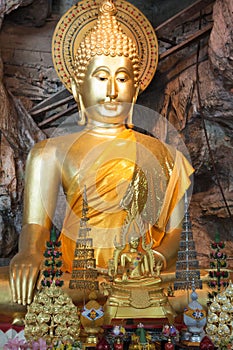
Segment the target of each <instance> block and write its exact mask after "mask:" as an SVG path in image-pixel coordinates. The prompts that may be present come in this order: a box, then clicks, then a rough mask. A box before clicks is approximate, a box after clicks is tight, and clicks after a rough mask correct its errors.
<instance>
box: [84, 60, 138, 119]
mask: <svg viewBox="0 0 233 350" xmlns="http://www.w3.org/2000/svg"><path fill="white" fill-rule="evenodd" d="M136 91H137V89H136V87H135V85H134V72H133V65H132V62H131V60H130V59H129V58H127V57H123V56H121V57H119V56H116V57H110V56H103V55H102V56H95V57H94V58H93V59H92V60H91V61H90V63H89V65H88V68H87V71H86V76H85V79H84V82H83V84H82V85H81V87H80V94H81V97H82V101H83V106H84V108H85V113H86V116H87V118H88V120H94V121H97V122H100V123H106V124H121V123H124V121H125V119H126V118H127V116H128V114H129V111H130V108H131V104H132V103H133V100H134V97H135V96H136Z"/></svg>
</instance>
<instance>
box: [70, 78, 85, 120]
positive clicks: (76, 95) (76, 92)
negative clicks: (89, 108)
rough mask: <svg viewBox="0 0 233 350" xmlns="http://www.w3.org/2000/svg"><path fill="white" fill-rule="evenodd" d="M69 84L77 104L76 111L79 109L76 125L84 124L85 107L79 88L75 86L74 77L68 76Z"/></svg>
mask: <svg viewBox="0 0 233 350" xmlns="http://www.w3.org/2000/svg"><path fill="white" fill-rule="evenodd" d="M70 85H71V89H72V93H73V96H74V99H75V102H76V103H77V105H78V111H79V120H78V125H80V126H83V125H85V124H86V116H85V108H84V105H83V100H82V96H81V94H80V92H79V88H78V86H77V83H76V81H75V79H74V78H72V77H71V78H70Z"/></svg>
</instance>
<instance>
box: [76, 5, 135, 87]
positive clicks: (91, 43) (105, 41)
mask: <svg viewBox="0 0 233 350" xmlns="http://www.w3.org/2000/svg"><path fill="white" fill-rule="evenodd" d="M116 12H117V10H116V7H115V5H114V4H113V2H112V1H111V0H104V1H103V3H102V5H101V6H100V8H99V15H98V19H97V22H96V24H95V26H94V27H93V28H92V29H91V30H90V31H89V32H88V33H87V34H86V35H85V37H84V39H83V40H82V41H81V43H80V45H79V48H78V50H77V53H76V56H75V61H74V75H75V80H76V83H77V85H79V86H80V85H81V84H82V83H83V81H84V78H85V73H86V69H87V66H88V64H89V63H90V60H91V59H92V58H94V57H95V56H101V55H104V56H110V57H115V56H123V57H128V58H129V59H130V60H131V61H132V64H133V71H134V84H135V86H138V84H139V81H138V79H139V56H138V52H137V47H136V45H135V43H134V42H133V40H132V39H131V38H129V37H128V36H127V35H125V34H124V33H123V31H122V28H121V26H120V23H119V22H118V21H117V19H116V16H115V15H116Z"/></svg>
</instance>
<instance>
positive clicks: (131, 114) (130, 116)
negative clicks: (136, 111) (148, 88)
mask: <svg viewBox="0 0 233 350" xmlns="http://www.w3.org/2000/svg"><path fill="white" fill-rule="evenodd" d="M139 90H140V84H138V85H137V88H136V91H135V94H134V97H133V100H132V103H131V107H130V111H129V115H128V119H127V125H128V127H129V128H130V129H133V127H134V124H133V108H134V105H135V103H136V101H137V98H138V94H139Z"/></svg>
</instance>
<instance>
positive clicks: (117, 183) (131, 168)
mask: <svg viewBox="0 0 233 350" xmlns="http://www.w3.org/2000/svg"><path fill="white" fill-rule="evenodd" d="M91 154H92V153H91V152H90V154H89V158H88V159H87V161H86V162H83V164H82V167H81V168H80V169H79V171H78V173H77V174H76V175H75V176H74V177H73V179H72V181H71V184H70V186H69V189H68V191H67V202H68V205H67V210H66V216H65V220H64V225H63V229H62V232H61V236H60V239H61V241H62V256H63V261H64V269H65V270H66V271H69V272H71V271H72V263H73V259H74V249H75V243H76V239H77V238H78V234H79V223H80V218H81V216H82V204H83V189H84V186H85V187H86V191H87V201H88V207H89V210H88V217H89V221H88V227H90V228H91V231H90V233H89V236H90V237H91V238H92V239H93V246H94V248H95V258H96V263H97V266H98V267H101V268H107V266H108V260H109V259H110V258H112V254H113V249H114V240H116V241H119V237H120V235H121V229H122V225H123V224H124V221H125V218H126V215H127V210H126V209H128V208H127V205H129V207H130V205H131V204H130V203H132V198H131V197H132V196H131V197H130V193H131V192H130V191H129V188H130V186H132V184H133V193H134V195H133V197H134V198H133V201H134V202H135V203H136V204H137V206H138V210H139V214H140V215H141V217H142V219H143V222H144V223H145V227H147V226H148V227H149V226H150V232H151V235H152V238H153V241H154V247H153V248H156V247H158V246H159V245H160V244H161V241H162V239H163V237H164V235H165V232H166V225H167V223H168V221H169V218H170V216H171V213H172V211H173V209H174V208H175V206H176V205H177V203H178V202H179V200H180V199H181V198H182V197H183V195H184V193H185V191H186V190H187V189H188V187H189V186H190V179H189V176H190V175H191V174H192V172H193V168H192V167H191V165H190V164H189V162H188V161H187V160H186V158H185V157H184V156H183V155H182V154H181V153H180V152H178V151H175V150H173V149H172V148H170V146H167V145H166V144H164V143H162V142H161V141H159V140H157V139H156V138H153V137H150V136H147V135H143V134H140V133H138V132H135V131H133V130H131V129H126V130H125V131H123V132H122V133H121V134H120V135H118V136H117V137H116V138H114V139H112V140H110V141H107V142H106V143H105V144H104V145H102V146H101V147H99V149H97V150H96V149H95V152H93V156H92V155H91ZM127 196H129V199H128V198H127ZM127 203H128V204H127Z"/></svg>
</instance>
